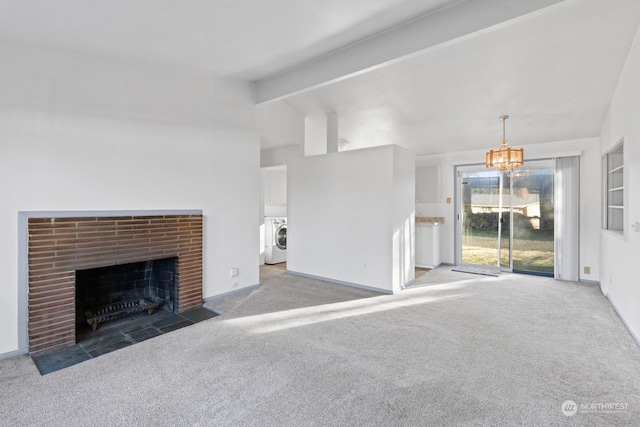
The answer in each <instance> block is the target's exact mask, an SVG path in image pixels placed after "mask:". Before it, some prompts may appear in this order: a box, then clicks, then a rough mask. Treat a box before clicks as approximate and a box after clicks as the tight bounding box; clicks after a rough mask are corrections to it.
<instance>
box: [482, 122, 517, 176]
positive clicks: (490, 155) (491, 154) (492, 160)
mask: <svg viewBox="0 0 640 427" xmlns="http://www.w3.org/2000/svg"><path fill="white" fill-rule="evenodd" d="M508 118H509V116H507V115H506V114H505V115H503V116H500V119H502V146H501V147H500V148H499V149H497V150H489V151H487V168H494V169H498V170H502V171H504V170H511V169H515V168H517V167H518V166H521V165H522V164H523V163H524V149H523V148H511V147H509V146H508V145H507V138H506V137H505V121H506V120H507V119H508Z"/></svg>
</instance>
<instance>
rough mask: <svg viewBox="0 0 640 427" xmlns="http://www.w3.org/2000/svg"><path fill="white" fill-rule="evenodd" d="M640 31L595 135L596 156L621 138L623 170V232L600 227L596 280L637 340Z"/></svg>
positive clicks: (639, 307)
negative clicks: (635, 223) (598, 139)
mask: <svg viewBox="0 0 640 427" xmlns="http://www.w3.org/2000/svg"><path fill="white" fill-rule="evenodd" d="M639 115H640V32H639V33H638V34H636V38H635V40H634V43H633V46H632V47H631V50H630V52H629V57H628V58H627V63H626V65H625V68H624V71H623V73H622V75H621V77H620V81H619V83H618V87H617V88H616V92H615V95H614V97H613V100H612V101H611V105H610V107H609V112H608V114H607V118H606V120H605V123H604V125H603V127H602V131H601V133H600V154H604V153H606V152H607V151H609V150H610V149H611V148H613V146H614V145H615V144H616V143H617V142H618V141H619V140H620V139H621V138H622V137H624V138H625V144H624V172H625V180H626V182H625V222H624V228H625V236H623V237H621V236H618V235H615V234H613V233H610V232H608V231H605V230H602V231H600V239H601V240H600V241H601V246H600V269H601V271H600V283H601V287H602V290H603V292H604V293H605V294H606V295H607V296H608V297H609V300H610V301H611V302H612V303H613V305H614V306H615V307H616V309H617V310H618V313H619V314H620V315H621V317H622V318H623V319H624V321H625V323H626V324H627V327H628V328H629V329H630V330H631V333H632V334H634V336H635V337H636V340H637V341H638V342H639V343H640V286H639V285H638V273H637V271H636V270H635V266H636V265H637V263H638V254H640V233H637V232H634V231H633V230H632V228H631V224H633V223H634V222H635V221H640V192H638V189H637V186H638V183H640V120H638V117H639Z"/></svg>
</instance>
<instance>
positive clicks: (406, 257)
mask: <svg viewBox="0 0 640 427" xmlns="http://www.w3.org/2000/svg"><path fill="white" fill-rule="evenodd" d="M414 159H415V157H414V156H413V154H410V153H408V152H406V151H404V150H402V149H400V148H398V147H393V146H385V147H376V148H370V149H363V150H353V151H344V152H338V153H330V154H326V155H319V156H311V157H299V158H293V159H291V160H290V162H289V165H288V167H287V179H288V205H287V209H288V220H289V227H288V233H287V269H288V270H291V271H294V272H298V273H303V274H307V275H312V276H318V277H323V278H327V279H330V280H334V281H341V282H347V283H350V284H356V285H360V286H366V287H370V288H375V289H379V290H381V291H385V292H396V291H399V290H400V288H401V286H402V285H404V284H406V282H409V281H410V280H412V279H413V273H414V272H413V267H414V265H413V247H412V246H411V245H408V244H407V242H408V241H411V239H412V235H410V232H411V229H410V228H409V229H407V225H408V224H411V223H412V219H413V212H414V210H413V208H414V202H413V199H414V192H415V188H414V185H415V172H414V171H415V169H414V167H415V166H414V165H415V160H414ZM407 251H409V253H407Z"/></svg>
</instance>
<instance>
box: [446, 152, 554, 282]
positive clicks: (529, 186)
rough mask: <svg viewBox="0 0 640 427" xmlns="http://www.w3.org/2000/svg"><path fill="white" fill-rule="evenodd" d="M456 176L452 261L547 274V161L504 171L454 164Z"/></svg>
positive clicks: (550, 209) (550, 228)
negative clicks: (454, 259)
mask: <svg viewBox="0 0 640 427" xmlns="http://www.w3.org/2000/svg"><path fill="white" fill-rule="evenodd" d="M456 175H457V179H458V192H457V200H456V203H457V210H458V223H457V233H456V234H457V236H458V237H457V245H456V247H457V250H456V263H457V264H458V265H475V266H485V267H497V268H499V269H500V270H505V271H514V272H522V273H531V274H540V275H545V276H553V274H554V257H555V256H554V220H553V219H554V205H553V179H554V167H553V161H552V160H536V161H528V162H527V163H526V165H525V166H523V167H520V168H518V169H516V170H513V171H504V172H503V171H496V170H488V169H486V168H485V167H484V165H475V166H460V167H458V168H457V171H456Z"/></svg>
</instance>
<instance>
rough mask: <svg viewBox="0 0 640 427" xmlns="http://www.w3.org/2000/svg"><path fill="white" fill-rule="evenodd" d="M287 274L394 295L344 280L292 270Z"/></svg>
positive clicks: (383, 290)
mask: <svg viewBox="0 0 640 427" xmlns="http://www.w3.org/2000/svg"><path fill="white" fill-rule="evenodd" d="M287 273H290V274H293V275H295V276H300V277H307V278H309V279H317V280H323V281H325V282H330V283H335V284H338V285H344V286H351V287H352V288H360V289H364V290H367V291H373V292H377V293H379V294H387V295H393V291H391V290H388V289H380V288H374V287H373V286H367V285H360V284H358V283H351V282H344V281H342V280H334V279H329V278H327V277H322V276H314V275H313V274H306V273H299V272H297V271H291V270H287Z"/></svg>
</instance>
